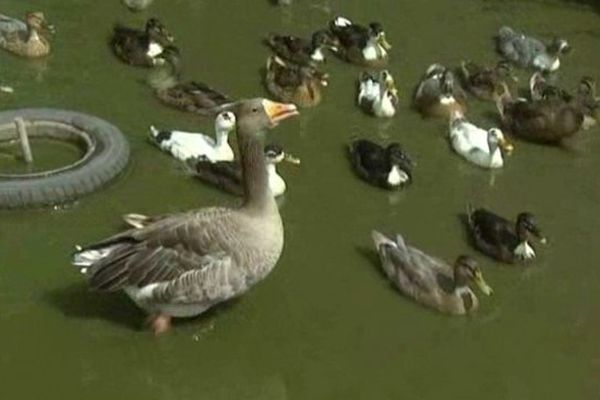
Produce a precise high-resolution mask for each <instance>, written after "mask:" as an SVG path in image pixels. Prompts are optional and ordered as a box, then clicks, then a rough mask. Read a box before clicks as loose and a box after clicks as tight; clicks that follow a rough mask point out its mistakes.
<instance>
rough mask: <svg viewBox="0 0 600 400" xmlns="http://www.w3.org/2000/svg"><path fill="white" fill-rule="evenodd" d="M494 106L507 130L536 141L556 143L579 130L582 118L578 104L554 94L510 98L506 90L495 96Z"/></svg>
mask: <svg viewBox="0 0 600 400" xmlns="http://www.w3.org/2000/svg"><path fill="white" fill-rule="evenodd" d="M496 107H497V108H498V112H499V113H500V118H501V120H502V125H503V127H504V128H505V129H506V130H507V131H508V132H510V133H512V134H514V135H517V136H520V137H522V138H524V139H526V140H529V141H532V142H537V143H546V144H558V143H560V142H561V141H562V140H563V139H566V138H568V137H570V136H573V135H574V134H575V133H576V132H577V131H579V129H580V128H581V127H582V126H583V122H584V113H583V109H582V107H581V105H580V104H578V103H576V102H566V101H564V100H562V99H561V98H556V97H553V98H547V99H541V100H534V101H527V100H525V99H522V98H519V99H517V100H513V98H512V97H511V96H510V94H508V91H507V90H505V91H504V93H503V94H502V95H500V96H497V100H496Z"/></svg>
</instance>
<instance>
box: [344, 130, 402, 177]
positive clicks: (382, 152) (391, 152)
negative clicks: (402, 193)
mask: <svg viewBox="0 0 600 400" xmlns="http://www.w3.org/2000/svg"><path fill="white" fill-rule="evenodd" d="M348 156H349V158H350V162H351V163H352V166H353V167H354V171H355V172H356V174H357V175H358V176H359V177H360V178H362V179H363V180H365V181H367V182H369V183H371V184H372V185H375V186H379V187H382V188H385V189H397V188H402V187H404V186H406V185H408V184H410V183H411V182H412V169H413V167H414V163H413V161H412V160H411V158H410V156H409V155H408V154H407V153H406V152H405V151H404V150H403V149H402V147H401V146H400V145H399V144H398V143H391V144H390V145H388V146H387V147H385V148H384V147H383V146H380V145H378V144H377V143H374V142H372V141H370V140H367V139H356V140H354V141H352V142H351V143H350V144H349V146H348Z"/></svg>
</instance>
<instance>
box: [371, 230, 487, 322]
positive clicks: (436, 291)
mask: <svg viewBox="0 0 600 400" xmlns="http://www.w3.org/2000/svg"><path fill="white" fill-rule="evenodd" d="M372 237H373V242H374V243H375V248H376V250H377V253H378V254H379V259H380V261H381V266H382V268H383V271H384V272H385V274H386V275H387V277H388V278H389V279H390V280H391V281H392V282H393V283H394V284H395V285H396V287H397V288H398V289H399V290H400V292H402V294H404V295H405V296H407V297H409V298H411V299H413V300H414V301H416V302H417V303H420V304H423V305H424V306H426V307H429V308H433V309H436V310H438V311H440V312H442V313H445V314H451V315H464V314H469V313H471V312H473V311H475V310H477V308H478V307H479V300H478V299H477V296H476V295H475V293H474V292H473V290H472V289H471V288H470V287H469V284H475V285H476V286H477V287H478V288H479V290H481V292H482V293H483V294H485V295H488V296H489V295H491V294H492V292H493V291H492V288H491V287H489V286H488V284H487V283H486V282H485V280H484V279H483V274H482V273H481V270H480V269H479V267H478V266H477V262H476V261H475V260H474V259H472V258H471V257H469V256H466V255H461V256H459V257H458V258H457V259H456V261H455V262H454V266H451V265H450V264H448V263H447V262H446V261H444V260H442V259H439V258H437V257H433V256H430V255H429V254H426V253H425V252H423V251H421V250H420V249H418V248H416V247H412V246H410V245H408V244H407V243H406V241H405V240H404V238H403V237H402V236H401V235H400V234H397V235H396V238H395V240H393V239H391V238H389V237H387V236H386V235H384V234H382V233H380V232H377V231H373V232H372Z"/></svg>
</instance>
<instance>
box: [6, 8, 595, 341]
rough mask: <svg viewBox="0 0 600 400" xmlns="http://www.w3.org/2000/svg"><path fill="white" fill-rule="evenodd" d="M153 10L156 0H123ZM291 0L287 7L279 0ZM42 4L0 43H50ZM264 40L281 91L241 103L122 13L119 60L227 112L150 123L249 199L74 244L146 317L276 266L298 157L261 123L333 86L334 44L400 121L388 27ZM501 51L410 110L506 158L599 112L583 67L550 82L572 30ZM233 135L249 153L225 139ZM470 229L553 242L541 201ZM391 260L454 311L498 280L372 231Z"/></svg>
mask: <svg viewBox="0 0 600 400" xmlns="http://www.w3.org/2000/svg"><path fill="white" fill-rule="evenodd" d="M123 1H124V3H126V5H127V6H128V7H130V8H131V9H134V10H137V9H143V8H145V7H146V6H148V5H149V4H150V3H151V1H150V0H145V1H143V0H123ZM279 3H280V4H289V2H287V1H279ZM44 28H45V29H48V28H49V26H48V25H47V24H46V22H45V19H44V16H43V14H42V13H29V14H27V16H26V18H25V21H19V20H16V19H13V18H9V17H6V16H2V15H0V47H2V48H4V49H6V50H8V51H11V52H13V53H15V54H18V55H21V56H24V57H40V56H43V55H46V54H48V53H49V52H50V44H49V41H48V39H47V38H46V37H45V36H44V35H45V33H43V29H44ZM265 44H266V45H267V46H268V47H269V48H270V49H271V51H272V52H273V54H272V55H271V56H269V57H268V59H267V62H266V66H265V69H264V75H263V78H264V84H265V87H266V89H267V90H268V91H269V92H270V93H271V94H272V95H273V96H274V97H275V98H276V99H277V100H279V101H282V102H283V103H278V102H274V101H270V100H266V99H263V98H255V99H250V100H232V99H231V98H230V97H229V96H227V95H225V94H223V93H221V92H220V91H218V90H216V89H214V88H212V87H210V86H209V85H207V84H205V83H203V82H198V81H194V80H183V79H182V77H181V68H180V61H181V60H180V58H181V57H180V51H179V49H178V48H177V47H176V46H175V40H174V37H173V36H172V35H171V34H170V33H169V31H168V30H167V29H166V28H165V26H164V25H163V24H162V23H161V22H160V21H159V20H158V19H156V18H152V19H149V20H148V21H147V23H146V25H145V27H144V28H143V29H134V28H129V27H124V26H116V27H115V28H114V30H113V35H112V38H111V41H110V46H111V47H112V49H113V51H114V54H115V55H116V57H117V58H118V59H119V60H121V61H122V62H124V63H126V64H129V65H132V66H138V67H146V68H151V72H150V74H149V77H148V83H149V85H150V87H151V88H152V91H153V93H154V95H155V96H156V98H157V99H158V100H159V101H161V102H162V103H164V104H166V105H168V106H170V107H175V108H177V109H180V110H182V111H185V112H190V113H194V114H199V115H204V116H215V115H216V118H215V136H214V137H211V136H209V135H204V134H201V133H195V132H182V131H178V130H166V129H161V128H156V127H154V126H152V127H150V135H149V136H150V138H151V140H152V142H153V143H154V144H155V145H156V146H157V147H159V148H160V149H161V150H163V151H164V152H166V153H168V154H170V155H171V156H173V157H174V158H176V159H178V160H180V161H181V162H182V163H184V165H185V167H186V168H187V170H189V171H190V173H191V174H193V175H195V176H197V177H198V178H200V179H202V180H204V181H206V182H208V183H209V184H211V185H214V186H216V187H218V188H221V189H223V190H225V191H228V192H230V193H232V194H235V195H238V196H242V197H243V199H244V200H243V203H242V206H241V207H240V208H225V207H210V208H201V209H197V210H191V211H186V212H182V213H177V214H166V215H159V216H152V217H150V216H145V215H142V214H128V215H125V216H124V217H123V219H124V221H125V223H126V224H127V225H128V227H129V228H128V229H127V230H125V231H123V232H121V233H118V234H116V235H114V236H111V237H109V238H107V239H104V240H102V241H100V242H98V243H95V244H92V245H89V246H86V247H78V248H77V251H76V252H75V253H74V255H73V264H74V265H76V266H78V267H80V268H81V272H82V273H83V274H85V275H86V276H87V278H88V280H89V283H90V285H91V287H92V288H93V289H96V290H102V291H120V290H123V291H125V292H126V293H127V294H128V295H129V296H130V297H131V298H132V300H133V301H134V302H135V303H136V304H137V305H138V306H139V307H140V308H142V309H143V310H145V311H146V312H147V313H148V314H149V315H150V318H149V322H150V324H151V326H152V329H153V331H154V332H155V333H157V334H159V333H162V332H165V331H166V330H167V329H168V328H169V326H170V320H171V318H172V317H189V316H194V315H198V314H201V313H202V312H204V311H205V310H207V309H209V308H210V307H212V306H214V305H215V304H218V303H220V302H223V301H226V300H228V299H231V298H233V297H236V296H239V295H241V294H243V293H245V292H246V291H247V290H248V289H250V288H251V287H252V286H253V285H255V284H256V283H257V282H259V281H260V280H262V279H263V278H264V277H265V276H267V275H268V273H269V272H270V271H271V270H272V269H273V267H274V266H275V264H276V263H277V260H278V258H279V256H280V254H281V251H282V248H283V242H284V238H283V224H282V221H281V217H280V215H279V210H278V207H277V204H276V203H275V200H274V197H275V196H278V195H281V194H283V193H284V192H285V189H286V184H285V181H284V180H283V178H282V177H281V176H280V175H279V174H278V173H277V171H276V165H277V164H278V163H279V162H281V161H283V160H287V161H290V162H292V163H294V164H298V163H299V162H300V161H299V160H298V159H297V158H295V157H293V156H291V155H289V154H287V153H286V152H285V151H284V149H282V148H281V147H279V146H277V145H274V144H265V131H266V130H268V129H271V128H273V127H274V126H276V125H277V124H278V123H279V122H280V121H283V120H285V119H287V118H290V117H292V116H295V115H297V114H298V107H314V106H316V105H318V104H319V103H320V102H321V101H322V99H323V95H322V91H323V88H325V87H326V86H327V82H328V79H329V75H328V74H327V73H325V72H323V71H322V70H321V68H322V66H323V63H324V62H325V59H326V57H328V55H329V53H333V54H334V55H335V56H336V57H338V58H340V59H342V60H344V61H347V62H349V63H354V64H358V65H361V66H363V67H365V68H366V69H365V70H364V71H363V72H361V74H360V76H359V77H358V82H357V98H356V102H357V105H358V107H359V108H361V109H362V110H364V111H366V112H367V113H369V114H371V115H373V116H375V117H379V118H391V117H393V116H394V115H395V113H396V108H397V105H398V100H399V98H398V90H397V89H396V86H395V82H394V78H393V77H392V75H391V73H390V72H389V71H388V70H386V69H384V66H385V64H386V62H387V60H388V58H389V54H390V51H391V45H390V44H389V43H388V41H387V37H386V34H385V32H384V30H383V28H382V25H381V24H380V23H377V22H373V23H370V24H368V25H366V26H363V25H360V24H357V23H354V22H352V21H351V20H349V19H348V18H346V17H343V16H337V17H335V18H334V19H332V20H331V21H330V22H329V24H328V26H327V28H324V29H319V30H317V31H315V32H314V34H312V36H311V37H310V38H309V39H304V38H300V37H296V36H290V35H278V34H271V35H268V36H267V38H266V39H265ZM496 44H497V51H498V53H499V54H500V55H501V57H502V59H501V60H500V61H499V62H498V63H497V64H496V65H494V66H482V65H478V64H476V63H474V62H472V61H464V62H462V63H461V65H460V66H458V67H457V68H454V69H452V68H448V67H446V66H444V65H442V64H438V63H435V64H432V65H431V66H429V67H428V68H427V69H426V70H425V73H424V74H423V77H422V78H421V80H420V82H419V83H418V85H417V86H416V88H415V91H414V93H413V95H412V103H413V106H414V109H415V110H416V111H418V112H419V113H421V114H422V115H423V116H425V117H430V118H443V119H446V120H447V121H448V140H449V143H450V146H451V147H452V148H453V149H454V151H455V152H456V153H458V154H459V155H461V156H462V157H464V158H465V159H466V160H467V161H469V162H471V163H473V164H475V165H477V166H479V167H483V168H501V167H503V165H504V163H505V162H506V157H507V156H508V155H509V154H510V153H511V152H512V151H513V149H514V146H513V145H512V144H511V143H510V142H509V141H508V139H507V138H506V136H505V132H509V133H510V134H511V135H514V136H517V137H521V138H523V139H525V140H530V141H534V142H539V143H551V144H558V143H560V142H561V141H562V140H563V139H565V138H568V137H570V136H572V135H573V134H575V133H576V132H577V131H579V130H580V129H582V128H587V127H590V126H592V125H593V124H594V123H595V122H596V120H597V118H598V109H599V108H600V107H599V106H600V99H599V98H598V97H596V87H595V81H594V80H593V79H592V78H590V77H583V78H582V79H581V81H580V85H579V87H578V88H577V89H576V91H575V92H574V93H573V94H571V93H570V92H569V91H568V90H566V89H564V88H559V87H557V86H554V85H553V84H551V83H549V81H550V80H551V79H552V73H553V72H554V71H556V70H557V69H558V68H559V67H560V57H562V56H563V55H564V54H566V53H567V52H568V51H569V49H570V46H569V44H568V43H567V41H566V40H564V39H555V40H553V41H552V42H550V43H548V44H545V43H543V42H542V41H540V40H538V39H536V38H533V37H530V36H528V35H526V34H524V33H521V32H517V31H515V30H513V29H511V28H509V27H502V28H500V30H499V31H498V33H497V35H496ZM514 66H517V67H520V68H528V69H533V70H535V71H536V72H535V73H534V74H533V76H532V77H531V79H530V82H529V87H528V88H527V90H528V92H529V93H528V95H527V97H520V96H519V93H518V80H517V79H516V78H515V77H514V76H513V73H512V69H513V67H514ZM471 97H474V98H476V99H479V100H482V101H492V102H494V103H495V104H496V107H497V109H498V113H499V121H500V123H501V125H500V127H490V128H480V127H478V126H476V125H475V124H473V123H472V122H470V121H469V120H468V119H467V115H468V102H469V101H471V100H470V98H471ZM234 131H235V132H236V135H237V139H238V140H237V143H238V154H239V159H236V156H235V152H234V149H232V147H231V146H230V145H229V141H228V140H229V136H230V134H231V133H232V132H234ZM348 158H349V160H350V163H351V165H352V166H353V168H354V170H355V172H356V174H357V176H358V177H360V178H362V179H363V180H365V181H367V182H369V183H371V184H373V185H375V186H379V187H382V188H385V189H393V190H396V189H398V188H403V187H406V186H407V185H409V184H410V183H411V182H412V180H413V168H414V166H415V164H414V162H413V161H412V159H411V157H410V156H409V155H408V153H407V152H406V151H405V150H404V149H403V148H402V146H401V145H400V144H399V143H390V144H389V145H387V146H386V147H384V146H382V145H380V144H378V143H375V142H373V141H370V140H368V139H364V138H363V139H355V140H353V141H351V142H350V143H349V145H348ZM464 221H465V227H466V229H467V230H468V232H469V233H470V237H471V240H472V244H473V246H474V247H475V248H476V249H477V250H479V251H480V252H482V253H484V254H486V255H487V256H489V257H491V258H493V259H495V260H498V261H500V262H504V263H521V262H523V261H530V260H532V259H534V258H535V256H536V251H535V247H534V245H533V243H532V242H533V238H537V240H538V241H539V243H542V244H544V243H546V239H545V238H544V237H543V236H542V234H541V230H540V228H539V227H538V225H537V222H536V220H535V217H534V216H533V215H532V214H531V213H529V212H522V213H520V214H518V215H517V217H516V220H515V221H509V220H507V219H505V218H503V217H501V216H499V215H496V214H495V213H494V212H492V211H490V210H486V209H484V208H475V207H472V206H468V208H467V210H466V214H465V218H464ZM372 239H373V242H374V244H375V248H376V250H377V252H378V254H379V256H380V260H381V265H382V267H383V269H384V271H385V273H386V274H387V276H388V278H389V279H390V280H392V281H393V282H394V283H395V284H396V286H397V287H398V288H399V290H400V291H401V292H402V293H404V294H405V295H406V296H407V297H409V298H412V299H414V300H415V301H417V302H419V303H422V304H424V305H426V306H428V307H431V308H434V309H437V310H439V311H441V312H444V313H449V314H466V313H470V312H472V311H474V310H475V309H477V308H478V305H479V301H478V298H477V296H476V295H475V293H474V291H473V290H472V289H471V287H470V285H472V284H474V285H476V286H477V287H478V288H479V289H480V290H481V292H482V293H484V294H486V295H489V294H491V293H492V289H491V287H490V286H489V285H488V284H487V283H486V282H485V280H484V278H483V275H482V272H481V270H480V268H479V267H478V266H477V262H476V261H475V260H474V259H473V258H471V257H470V256H468V255H460V256H458V257H457V259H456V261H455V263H454V264H453V265H450V264H448V263H446V262H445V261H443V260H441V259H439V258H436V257H433V256H430V255H428V254H426V253H425V252H423V251H421V250H419V249H418V248H416V247H413V246H411V245H409V244H408V243H407V241H406V240H405V238H404V237H403V236H402V235H396V236H395V237H393V238H392V237H388V236H386V235H384V234H382V233H380V232H377V231H373V232H372Z"/></svg>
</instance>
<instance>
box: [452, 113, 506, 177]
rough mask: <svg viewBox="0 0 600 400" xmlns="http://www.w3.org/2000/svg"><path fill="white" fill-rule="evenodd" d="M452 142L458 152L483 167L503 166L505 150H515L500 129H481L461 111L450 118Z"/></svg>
mask: <svg viewBox="0 0 600 400" xmlns="http://www.w3.org/2000/svg"><path fill="white" fill-rule="evenodd" d="M450 143H451V144H452V148H454V150H455V151H456V152H457V153H458V154H460V155H461V156H463V157H464V158H466V159H467V160H469V161H471V162H472V163H473V164H475V165H478V166H480V167H483V168H502V167H503V166H504V156H503V152H504V153H505V154H508V155H509V154H511V153H512V151H513V145H512V144H511V143H509V142H508V141H507V140H506V139H505V138H504V135H503V134H502V131H501V130H500V129H498V128H491V129H488V130H487V131H486V130H484V129H481V128H479V127H477V126H475V125H473V124H472V123H470V122H469V121H467V119H466V118H465V117H464V115H462V114H461V113H460V112H459V111H456V112H455V113H454V115H453V116H452V117H451V118H450Z"/></svg>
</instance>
